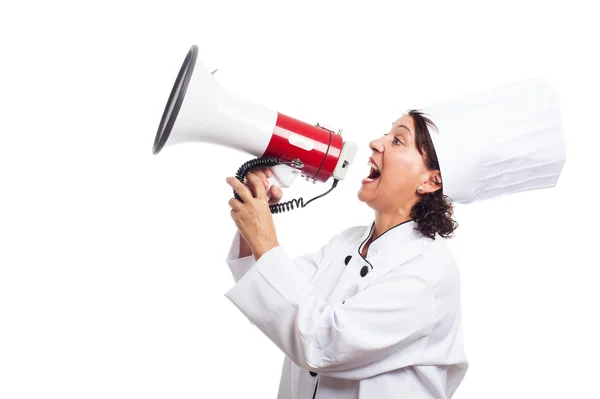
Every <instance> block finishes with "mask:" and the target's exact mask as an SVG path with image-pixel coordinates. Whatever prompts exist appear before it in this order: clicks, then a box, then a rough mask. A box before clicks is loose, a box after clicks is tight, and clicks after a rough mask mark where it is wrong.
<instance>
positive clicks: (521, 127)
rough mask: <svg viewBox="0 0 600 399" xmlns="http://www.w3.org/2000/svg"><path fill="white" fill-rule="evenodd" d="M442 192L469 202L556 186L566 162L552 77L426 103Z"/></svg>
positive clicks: (424, 109)
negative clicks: (549, 80) (432, 127)
mask: <svg viewBox="0 0 600 399" xmlns="http://www.w3.org/2000/svg"><path fill="white" fill-rule="evenodd" d="M421 111H423V112H424V113H425V114H426V115H425V116H427V117H429V118H430V119H431V120H432V121H433V122H434V124H435V125H436V126H437V128H438V129H437V130H438V131H437V132H436V131H435V129H431V128H430V129H429V130H430V135H431V139H432V141H433V145H434V147H435V151H436V154H437V156H438V161H439V164H440V173H441V175H442V183H443V192H444V194H445V195H447V196H448V197H450V199H452V201H453V202H456V203H469V202H473V201H479V200H483V199H488V198H492V197H500V196H503V195H507V194H512V193H516V192H519V191H527V190H536V189H541V188H549V187H554V186H555V185H556V183H557V181H558V178H559V176H560V173H561V171H562V168H563V165H564V162H565V144H564V137H563V132H562V123H561V118H560V112H559V107H558V103H557V101H556V99H555V97H554V93H553V91H552V88H551V87H550V85H549V83H548V82H547V81H546V80H545V79H543V78H533V79H528V80H524V81H520V82H517V83H512V84H509V85H505V86H501V87H498V88H494V89H488V90H485V91H482V92H479V93H476V94H472V95H468V96H464V97H461V98H458V99H454V100H451V101H446V102H442V103H438V104H435V105H432V106H429V107H425V108H422V109H421Z"/></svg>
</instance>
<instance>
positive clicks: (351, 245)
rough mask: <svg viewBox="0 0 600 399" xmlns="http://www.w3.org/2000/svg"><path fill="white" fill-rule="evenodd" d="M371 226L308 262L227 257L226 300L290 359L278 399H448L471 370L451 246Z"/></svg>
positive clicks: (339, 238)
mask: <svg viewBox="0 0 600 399" xmlns="http://www.w3.org/2000/svg"><path fill="white" fill-rule="evenodd" d="M415 227H416V224H415V222H413V221H408V222H405V223H401V224H400V225H398V226H395V227H394V228H391V229H389V230H388V231H387V232H385V233H384V234H382V235H381V236H380V237H378V238H376V239H375V240H373V242H372V243H371V244H370V246H369V248H368V252H367V256H366V258H363V256H362V255H361V250H362V247H363V245H364V244H365V243H366V241H367V239H368V238H369V237H370V236H371V234H372V232H373V228H374V223H371V225H369V226H357V227H352V228H349V229H347V230H345V231H343V232H342V233H340V234H338V235H336V236H335V237H333V238H332V239H331V240H330V241H329V242H328V243H327V244H326V245H325V246H323V247H322V248H320V249H319V250H318V251H315V252H313V253H311V254H308V255H304V256H300V257H298V258H296V259H291V258H290V257H289V256H288V255H287V254H286V253H285V251H284V249H283V248H282V247H281V246H278V247H275V248H273V249H271V250H270V251H268V252H266V253H265V254H264V255H263V256H262V257H261V258H260V259H259V260H258V261H256V262H255V261H254V258H253V256H248V257H244V258H239V259H238V255H239V240H240V235H239V232H237V233H236V235H235V238H234V240H233V243H232V246H231V249H230V251H229V255H228V256H227V258H226V262H227V263H228V265H229V267H230V270H231V272H232V274H233V277H234V280H235V285H234V286H233V287H232V288H231V289H230V290H229V291H228V292H227V293H226V294H225V296H226V297H227V298H228V299H229V300H230V301H231V302H232V303H233V304H234V305H235V306H236V307H237V308H238V309H239V310H240V311H241V312H242V313H243V314H244V315H245V316H246V317H247V318H248V319H249V321H250V322H251V323H253V324H254V325H255V326H256V327H258V328H259V329H260V330H261V331H262V332H263V333H264V334H265V335H266V336H267V337H268V338H269V339H270V340H271V341H272V342H273V343H274V344H275V345H277V346H278V347H279V349H281V351H283V353H284V354H285V359H284V364H283V370H282V373H281V380H280V386H279V394H278V399H312V398H315V399H322V398H335V399H346V398H348V399H350V398H352V399H356V398H360V399H386V398H436V399H437V398H440V399H441V398H450V397H451V396H452V395H453V394H454V392H455V390H456V389H457V387H458V385H459V384H460V383H461V381H462V380H463V378H464V376H465V373H466V371H467V368H468V363H467V359H466V357H465V354H464V348H463V336H462V327H461V302H460V277H459V271H458V267H457V264H456V262H455V260H454V257H453V256H452V253H451V252H450V250H449V248H448V247H447V243H446V242H445V240H444V239H443V238H442V237H440V236H436V238H435V239H430V238H427V237H425V236H423V235H422V234H421V233H419V232H418V230H416V229H415Z"/></svg>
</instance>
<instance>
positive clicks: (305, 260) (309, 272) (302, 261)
mask: <svg viewBox="0 0 600 399" xmlns="http://www.w3.org/2000/svg"><path fill="white" fill-rule="evenodd" d="M240 241H241V234H240V232H239V230H236V232H235V235H234V236H233V241H232V243H231V247H230V248H229V253H228V254H227V258H226V259H225V262H226V263H227V266H229V270H230V271H231V275H232V276H233V280H234V282H236V283H237V282H238V281H239V280H240V279H241V278H242V277H243V276H244V275H245V274H246V273H247V272H248V271H249V270H250V269H251V268H252V266H254V264H255V263H256V261H255V260H254V256H253V255H250V256H245V257H242V258H240V257H239V253H240V252H239V251H240ZM332 241H333V240H332ZM330 245H331V241H330V242H329V243H327V245H325V246H323V247H321V248H319V249H318V250H317V251H314V252H313V253H311V254H308V255H305V256H302V257H299V258H297V259H296V265H295V266H296V268H297V269H298V270H299V271H300V273H302V274H303V275H304V276H305V277H306V278H308V279H312V277H313V276H314V275H315V273H316V272H317V269H318V267H319V264H320V263H321V260H322V259H323V255H324V253H325V250H326V249H327V248H328V247H329V246H330Z"/></svg>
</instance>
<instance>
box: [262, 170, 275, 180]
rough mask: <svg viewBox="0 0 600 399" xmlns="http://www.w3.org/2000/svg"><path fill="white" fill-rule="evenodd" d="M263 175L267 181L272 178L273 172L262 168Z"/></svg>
mask: <svg viewBox="0 0 600 399" xmlns="http://www.w3.org/2000/svg"><path fill="white" fill-rule="evenodd" d="M262 171H263V173H264V174H265V176H267V179H268V178H269V177H271V176H273V170H272V169H271V168H262Z"/></svg>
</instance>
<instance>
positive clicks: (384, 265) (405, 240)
mask: <svg viewBox="0 0 600 399" xmlns="http://www.w3.org/2000/svg"><path fill="white" fill-rule="evenodd" d="M416 227H417V225H416V223H415V222H414V221H412V220H409V221H407V222H403V223H400V224H398V225H396V226H394V227H392V228H390V229H389V230H387V231H386V232H384V233H383V234H382V235H380V236H379V237H377V238H376V239H375V240H373V242H371V244H370V245H369V249H368V250H367V258H366V259H365V258H363V257H362V255H361V250H362V248H363V247H364V245H365V244H366V243H367V240H368V239H369V237H371V235H372V234H373V231H374V229H375V222H372V223H371V226H370V228H367V229H366V231H365V233H364V234H363V237H362V240H361V243H360V245H359V246H358V257H359V258H358V259H360V260H361V261H362V262H364V263H365V265H367V266H368V267H369V269H370V270H369V273H368V274H367V276H365V278H364V279H362V280H361V284H360V285H361V286H363V287H366V286H368V285H369V284H370V283H371V282H373V281H375V280H376V279H377V278H379V277H380V276H382V275H384V274H386V273H388V272H389V271H391V270H392V269H393V268H395V267H396V266H399V265H402V264H404V263H406V262H408V261H409V260H411V259H414V258H416V257H417V256H419V255H421V254H422V253H423V250H424V248H425V246H426V244H427V241H430V240H429V239H428V238H427V237H425V236H423V235H422V234H421V233H420V232H419V231H418V230H416Z"/></svg>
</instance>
